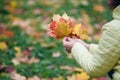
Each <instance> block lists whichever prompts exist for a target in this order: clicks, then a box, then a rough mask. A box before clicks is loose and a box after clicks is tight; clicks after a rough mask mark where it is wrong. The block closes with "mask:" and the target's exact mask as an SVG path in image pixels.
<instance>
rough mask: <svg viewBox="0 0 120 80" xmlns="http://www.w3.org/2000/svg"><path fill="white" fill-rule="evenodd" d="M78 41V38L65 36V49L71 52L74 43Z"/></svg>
mask: <svg viewBox="0 0 120 80" xmlns="http://www.w3.org/2000/svg"><path fill="white" fill-rule="evenodd" d="M76 42H77V39H72V38H70V37H65V38H64V39H63V46H64V49H65V50H66V51H67V52H68V53H70V52H71V49H72V47H73V45H74V44H75V43H76Z"/></svg>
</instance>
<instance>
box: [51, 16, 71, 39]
mask: <svg viewBox="0 0 120 80" xmlns="http://www.w3.org/2000/svg"><path fill="white" fill-rule="evenodd" d="M71 24H72V21H70V20H69V16H67V14H64V15H63V16H60V15H58V14H57V15H54V16H53V21H52V22H51V23H50V25H49V28H50V32H49V36H51V37H54V38H58V39H60V38H64V37H66V36H68V35H69V34H70V33H71V28H70V26H71Z"/></svg>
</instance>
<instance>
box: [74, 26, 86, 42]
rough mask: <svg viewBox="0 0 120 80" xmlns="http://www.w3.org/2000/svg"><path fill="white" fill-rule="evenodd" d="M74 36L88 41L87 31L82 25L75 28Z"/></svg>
mask: <svg viewBox="0 0 120 80" xmlns="http://www.w3.org/2000/svg"><path fill="white" fill-rule="evenodd" d="M72 33H73V34H74V35H76V36H77V37H78V38H80V39H82V40H84V39H88V36H87V35H86V34H87V29H86V28H83V27H82V25H81V24H77V25H76V26H75V27H74V28H73V32H72Z"/></svg>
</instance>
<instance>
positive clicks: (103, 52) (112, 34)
mask: <svg viewBox="0 0 120 80" xmlns="http://www.w3.org/2000/svg"><path fill="white" fill-rule="evenodd" d="M105 27H106V29H105V30H104V31H103V33H102V35H101V38H100V41H99V44H98V45H96V44H91V45H90V50H89V51H88V50H87V49H86V48H85V47H84V45H82V44H81V43H75V44H74V45H73V48H72V51H71V52H72V55H73V56H74V58H75V59H76V61H77V62H78V63H79V64H80V66H81V67H82V68H83V69H84V70H85V71H86V72H87V73H88V74H89V75H91V76H94V77H99V76H102V75H104V74H106V73H107V72H108V71H110V70H111V69H112V67H113V66H114V65H115V64H116V62H117V61H118V59H119V57H120V45H118V44H120V39H119V37H118V36H117V35H118V33H117V32H116V31H117V30H116V29H114V28H113V27H109V26H108V25H107V26H105Z"/></svg>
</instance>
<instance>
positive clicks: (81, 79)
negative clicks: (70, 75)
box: [76, 72, 90, 80]
mask: <svg viewBox="0 0 120 80" xmlns="http://www.w3.org/2000/svg"><path fill="white" fill-rule="evenodd" d="M76 78H77V79H78V80H88V79H89V78H90V76H88V75H87V74H86V73H85V72H82V73H78V74H76Z"/></svg>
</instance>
